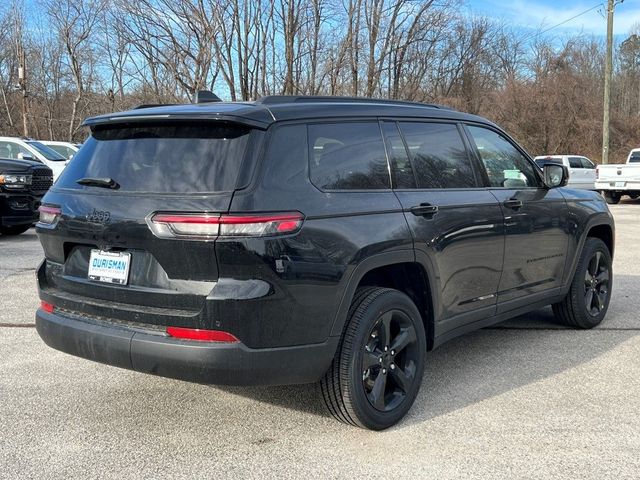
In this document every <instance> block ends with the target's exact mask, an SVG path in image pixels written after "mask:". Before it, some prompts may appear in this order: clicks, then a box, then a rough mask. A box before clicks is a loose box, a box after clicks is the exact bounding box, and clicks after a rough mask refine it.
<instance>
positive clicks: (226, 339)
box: [167, 327, 240, 343]
mask: <svg viewBox="0 0 640 480" xmlns="http://www.w3.org/2000/svg"><path fill="white" fill-rule="evenodd" d="M167 334H168V335H169V336H171V337H174V338H182V339H185V340H197V341H200V342H221V343H237V342H239V341H240V340H238V339H237V338H236V337H235V336H233V335H231V334H230V333H228V332H222V331H220V330H204V329H200V328H183V327H167Z"/></svg>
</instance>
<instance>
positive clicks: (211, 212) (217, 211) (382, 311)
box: [36, 97, 614, 429]
mask: <svg viewBox="0 0 640 480" xmlns="http://www.w3.org/2000/svg"><path fill="white" fill-rule="evenodd" d="M85 125H87V126H89V127H90V128H91V137H90V138H89V139H88V140H87V141H86V143H85V144H84V146H83V147H82V149H81V150H80V151H79V152H78V154H77V155H76V157H75V158H74V161H73V162H72V163H71V164H70V165H69V166H68V167H67V168H66V169H65V171H64V172H63V173H62V175H61V176H60V178H59V180H58V181H57V182H56V184H55V185H54V187H53V188H52V190H51V191H50V192H49V193H48V194H47V195H46V197H45V199H44V206H43V208H42V213H41V218H40V222H39V223H38V225H37V232H38V234H39V236H40V240H41V242H42V245H43V247H44V251H45V256H46V260H45V261H44V262H43V263H42V265H41V266H40V268H39V270H38V282H39V291H40V298H41V300H42V304H41V308H40V309H39V310H38V312H37V315H36V322H37V329H38V333H39V334H40V336H41V337H42V338H43V339H44V341H45V342H46V343H47V344H49V345H50V346H52V347H54V348H56V349H59V350H62V351H64V352H68V353H71V354H73V355H78V356H81V357H85V358H88V359H91V360H96V361H99V362H104V363H108V364H111V365H115V366H119V367H124V368H130V369H134V370H138V371H141V372H147V373H153V374H156V375H162V376H167V377H174V378H179V379H185V380H191V381H195V382H203V383H217V384H236V385H247V384H271V385H277V384H289V383H308V382H317V381H319V382H320V387H321V388H320V390H321V392H322V396H323V398H324V402H325V403H326V406H327V408H328V409H329V411H330V412H331V413H332V414H333V415H334V416H335V417H336V418H338V419H340V420H342V421H344V422H347V423H350V424H353V425H358V426H362V427H367V428H371V429H382V428H386V427H389V426H391V425H393V424H394V423H396V422H397V421H398V420H400V419H401V418H402V417H403V415H404V414H405V413H406V412H407V411H408V410H409V408H410V407H411V404H412V403H413V401H414V399H415V397H416V395H417V392H418V389H419V387H420V384H421V380H422V376H423V371H424V363H425V355H426V352H427V351H429V350H431V349H433V348H435V347H436V346H438V345H440V344H442V343H443V342H445V341H447V340H449V339H451V338H454V337H456V336H458V335H461V334H463V333H465V332H469V331H471V330H475V329H477V328H481V327H485V326H487V325H491V324H494V323H497V322H502V321H504V320H506V319H508V318H511V317H514V316H517V315H520V314H523V313H525V312H529V311H531V310H535V309H539V308H541V307H543V306H545V305H549V304H551V305H553V308H554V311H555V314H556V316H557V317H558V319H559V321H561V322H564V323H566V324H568V325H572V326H575V327H579V328H591V327H594V326H596V325H598V324H599V323H600V322H601V321H602V319H603V317H604V315H605V312H606V311H607V306H608V303H609V299H610V295H611V283H612V270H611V258H612V253H613V245H614V224H613V219H612V216H611V214H610V213H609V211H608V209H607V205H606V204H605V202H604V200H603V199H602V198H601V197H600V196H599V195H597V194H596V193H594V192H589V191H585V190H570V189H565V188H555V187H562V186H563V185H564V184H565V183H566V177H567V172H566V170H565V168H564V167H563V166H561V165H548V166H546V167H545V168H544V170H540V169H539V168H538V167H536V166H535V164H534V163H533V161H532V160H531V158H530V157H529V156H528V155H527V154H526V153H525V152H524V151H523V149H522V148H520V147H519V146H518V145H517V144H516V143H515V142H514V141H513V140H512V139H511V138H509V136H508V135H506V134H505V133H504V132H503V131H502V130H501V129H500V128H498V127H497V126H496V125H494V124H493V123H491V122H489V121H487V120H485V119H483V118H480V117H477V116H473V115H468V114H464V113H460V112H456V111H454V110H450V109H447V108H443V107H438V106H435V105H424V104H414V103H406V102H391V101H381V100H371V99H356V98H330V97H329V98H327V97H267V98H263V99H262V100H259V101H256V102H243V103H201V104H194V105H177V106H175V105H174V106H160V107H151V108H149V107H146V108H140V109H134V110H132V111H128V112H124V113H118V114H112V115H105V116H100V117H95V118H90V119H88V120H86V122H85Z"/></svg>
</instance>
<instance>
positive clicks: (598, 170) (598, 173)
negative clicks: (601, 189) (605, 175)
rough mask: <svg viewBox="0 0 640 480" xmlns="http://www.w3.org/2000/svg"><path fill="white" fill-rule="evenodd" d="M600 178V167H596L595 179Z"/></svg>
mask: <svg viewBox="0 0 640 480" xmlns="http://www.w3.org/2000/svg"><path fill="white" fill-rule="evenodd" d="M599 178H600V167H596V180H598V179H599Z"/></svg>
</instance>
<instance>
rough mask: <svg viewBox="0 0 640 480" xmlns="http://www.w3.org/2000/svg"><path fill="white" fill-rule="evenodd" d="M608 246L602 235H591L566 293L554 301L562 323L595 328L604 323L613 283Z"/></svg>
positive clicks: (555, 309) (555, 310) (556, 313)
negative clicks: (595, 236)
mask: <svg viewBox="0 0 640 480" xmlns="http://www.w3.org/2000/svg"><path fill="white" fill-rule="evenodd" d="M611 265H612V261H611V252H610V251H609V247H607V245H606V244H605V243H604V242H603V241H602V240H601V239H599V238H594V237H588V238H587V239H586V241H585V243H584V246H583V247H582V253H581V254H580V260H579V262H578V265H577V267H576V271H575V273H574V275H573V280H572V281H571V285H570V286H569V291H568V292H567V295H566V296H565V297H564V298H563V299H562V300H561V301H560V302H558V303H555V304H553V305H552V306H553V313H554V315H555V317H556V318H557V319H558V320H559V321H560V322H561V323H563V324H565V325H568V326H570V327H577V328H593V327H595V326H597V325H599V324H600V322H602V320H603V319H604V317H605V315H606V313H607V309H608V308H609V301H610V300H611V291H612V286H613V269H612V267H611Z"/></svg>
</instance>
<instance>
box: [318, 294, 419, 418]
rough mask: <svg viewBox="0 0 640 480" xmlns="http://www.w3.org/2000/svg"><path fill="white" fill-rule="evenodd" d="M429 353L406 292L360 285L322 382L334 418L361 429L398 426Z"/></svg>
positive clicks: (414, 310) (325, 398)
mask: <svg viewBox="0 0 640 480" xmlns="http://www.w3.org/2000/svg"><path fill="white" fill-rule="evenodd" d="M387 325H388V327H387ZM383 344H385V345H383ZM393 345H396V348H391V347H393ZM402 345H403V346H402ZM385 346H386V347H388V348H387V349H386V350H385V348H384V347H385ZM398 347H400V350H398ZM426 351H427V344H426V336H425V331H424V325H423V323H422V317H421V316H420V312H419V311H418V309H417V307H416V306H415V304H414V303H413V301H412V300H411V299H410V298H409V297H408V296H407V295H405V294H404V293H402V292H399V291H398V290H393V289H389V288H378V287H365V288H360V289H358V290H357V291H356V294H355V296H354V300H353V302H352V304H351V308H350V309H349V314H348V319H347V324H346V325H345V329H344V332H343V335H342V338H341V340H340V344H339V345H338V349H337V351H336V355H335V357H334V359H333V362H332V364H331V367H329V370H328V371H327V373H326V374H325V376H324V378H323V379H322V380H321V382H320V390H321V392H322V397H323V400H324V404H325V406H326V407H327V409H328V410H329V412H330V413H331V415H333V416H334V417H335V418H336V419H338V420H340V421H341V422H344V423H348V424H350V425H354V426H357V427H361V428H368V429H371V430H383V429H385V428H389V427H391V426H392V425H395V424H396V423H397V422H398V421H400V420H401V419H402V417H404V415H405V414H406V413H407V412H408V411H409V409H410V408H411V405H413V402H414V400H415V399H416V396H417V394H418V391H419V389H420V384H421V383H422V375H423V373H424V363H425V357H426Z"/></svg>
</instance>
